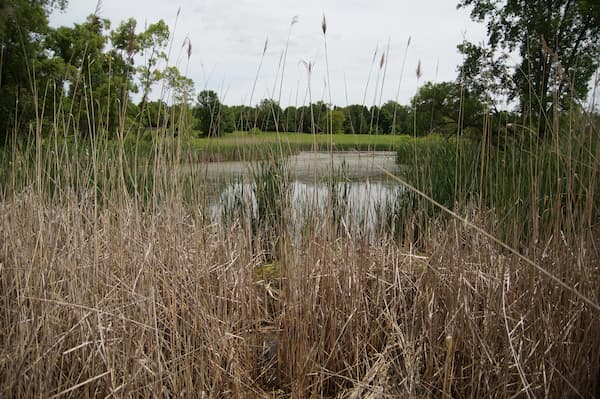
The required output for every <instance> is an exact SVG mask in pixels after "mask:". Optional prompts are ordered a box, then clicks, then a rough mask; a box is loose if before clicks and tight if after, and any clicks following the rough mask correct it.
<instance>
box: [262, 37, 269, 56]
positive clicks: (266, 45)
mask: <svg viewBox="0 0 600 399" xmlns="http://www.w3.org/2000/svg"><path fill="white" fill-rule="evenodd" d="M268 45H269V38H268V37H267V38H266V39H265V47H264V48H263V55H265V53H266V52H267V47H268Z"/></svg>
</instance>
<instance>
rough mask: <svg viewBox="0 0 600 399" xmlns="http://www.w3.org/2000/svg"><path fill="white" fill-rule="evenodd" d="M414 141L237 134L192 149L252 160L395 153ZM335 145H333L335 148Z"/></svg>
mask: <svg viewBox="0 0 600 399" xmlns="http://www.w3.org/2000/svg"><path fill="white" fill-rule="evenodd" d="M408 141H410V136H407V135H396V136H389V135H367V134H360V135H359V134H334V135H325V134H317V135H312V134H306V133H275V132H260V133H249V132H234V133H230V134H227V135H224V136H222V137H217V138H191V139H190V141H189V148H190V149H191V151H192V153H194V154H195V156H196V157H198V158H199V159H203V158H204V159H212V160H248V159H257V158H261V154H265V153H269V152H270V153H274V152H275V153H284V154H294V153H298V152H300V151H312V150H317V151H329V150H330V148H332V149H333V151H395V150H396V149H397V148H398V146H399V145H400V144H403V143H407V142H408ZM332 144H333V145H332Z"/></svg>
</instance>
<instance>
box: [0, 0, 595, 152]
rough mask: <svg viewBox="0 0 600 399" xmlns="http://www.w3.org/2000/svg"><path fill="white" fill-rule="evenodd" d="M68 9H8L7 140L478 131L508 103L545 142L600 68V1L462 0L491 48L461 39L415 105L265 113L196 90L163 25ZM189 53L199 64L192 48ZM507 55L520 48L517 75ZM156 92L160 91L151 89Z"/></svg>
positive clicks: (26, 1) (1, 84)
mask: <svg viewBox="0 0 600 399" xmlns="http://www.w3.org/2000/svg"><path fill="white" fill-rule="evenodd" d="M67 3H68V1H67V0H7V1H2V2H0V143H6V142H7V141H8V140H9V139H10V138H11V137H17V136H19V135H21V136H23V135H30V134H31V133H33V132H35V133H36V134H37V133H41V134H45V133H46V132H48V131H50V130H52V129H54V130H56V129H60V130H62V131H66V132H78V133H80V134H83V135H90V136H91V135H95V134H98V133H102V134H106V135H109V136H110V135H113V136H114V135H117V134H119V133H120V134H123V135H125V134H151V133H152V132H153V131H158V130H160V129H162V128H171V129H172V131H173V132H175V133H176V134H178V133H179V132H180V131H182V129H184V131H186V132H189V131H194V132H196V134H200V135H204V136H219V135H222V134H225V133H228V132H231V131H234V130H242V131H250V130H253V129H259V130H261V131H269V132H273V131H279V132H304V133H316V134H323V133H346V134H416V135H425V134H428V133H431V132H437V133H442V134H456V133H460V134H462V133H470V132H475V133H476V132H481V131H482V130H483V129H484V128H488V127H489V126H490V122H489V120H488V119H489V118H488V117H489V116H490V115H492V116H501V117H504V116H507V113H506V112H503V111H500V110H498V109H496V98H497V97H498V96H507V97H508V98H509V99H510V100H511V101H513V103H515V104H518V106H517V107H515V110H514V115H518V116H520V117H521V118H522V123H523V124H527V125H529V126H533V127H535V130H537V134H538V135H539V136H540V137H544V136H547V135H548V132H550V131H551V130H552V128H553V125H554V121H555V119H556V118H554V116H555V115H558V114H559V113H561V112H563V111H566V110H570V109H571V107H572V106H573V105H574V104H575V105H576V106H577V104H578V101H579V103H580V102H581V100H582V99H585V98H586V96H587V93H588V91H589V82H590V80H591V78H592V76H593V74H594V72H596V71H597V70H598V66H599V63H600V6H598V4H599V3H598V2H596V1H590V0H554V1H547V2H539V1H531V0H519V1H509V2H507V1H489V0H461V1H459V2H458V7H459V8H469V9H470V10H471V17H472V18H473V19H474V20H476V21H480V22H484V23H486V24H487V27H488V36H489V37H488V42H487V43H486V44H485V45H475V44H472V43H468V42H464V43H462V44H460V45H459V46H458V48H459V51H460V52H462V54H463V55H464V62H463V64H462V65H461V66H460V67H459V68H458V72H459V74H458V78H457V80H456V81H453V82H439V83H431V82H429V83H425V84H422V85H421V86H420V88H419V90H418V91H417V93H416V94H415V96H414V97H413V98H412V99H411V101H410V103H409V104H406V105H403V104H398V103H397V102H394V101H388V102H386V103H383V104H381V105H371V106H366V105H360V104H353V105H348V106H345V107H340V106H336V105H333V104H327V103H324V102H316V103H313V104H305V105H302V106H288V107H285V108H282V107H281V106H280V104H278V103H277V102H276V101H274V100H272V99H264V100H262V101H260V102H259V103H258V104H257V105H256V106H244V105H237V106H228V105H225V104H222V103H221V101H220V99H219V97H218V95H217V94H216V93H215V92H214V91H211V90H203V91H201V92H200V93H199V94H198V95H196V93H195V90H194V82H193V81H192V80H191V79H189V78H187V77H185V76H183V75H182V74H181V73H180V71H179V70H178V69H177V68H176V67H174V66H165V65H168V62H167V61H168V60H167V46H168V42H169V37H170V33H169V28H168V26H167V25H166V24H165V23H164V22H163V21H162V20H161V21H158V22H155V23H151V24H148V25H146V26H144V28H143V29H140V28H139V27H138V24H137V21H136V20H135V19H133V18H130V19H128V20H126V21H122V22H121V23H120V24H119V25H118V26H116V27H111V22H110V21H109V20H107V19H104V18H102V17H101V15H100V14H101V10H97V11H96V12H95V13H94V14H92V15H90V16H89V17H88V18H87V19H86V20H85V21H83V22H82V23H76V24H74V25H73V26H72V27H59V28H52V27H50V26H49V25H48V15H49V14H50V13H51V12H52V11H53V10H55V9H57V8H59V9H64V8H65V7H66V6H67ZM184 49H185V50H186V52H187V56H188V58H189V57H190V55H191V44H190V42H189V41H187V43H184ZM507 51H519V55H520V57H521V63H520V64H519V65H517V66H516V68H512V67H511V66H510V64H509V59H508V57H506V54H505V53H506V52H507ZM156 87H161V90H160V93H152V90H153V89H155V88H156ZM155 90H156V89H155ZM157 94H158V95H157ZM156 97H160V98H161V100H153V98H156ZM133 98H136V99H137V100H135V101H134V100H133ZM525 118H527V120H525ZM492 120H495V121H497V120H499V119H498V118H492ZM494 123H498V122H492V125H493V124H494ZM484 125H485V126H484ZM149 132H150V133H149Z"/></svg>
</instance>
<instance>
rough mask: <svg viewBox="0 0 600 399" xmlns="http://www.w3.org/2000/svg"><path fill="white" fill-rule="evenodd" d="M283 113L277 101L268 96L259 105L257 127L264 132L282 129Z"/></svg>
mask: <svg viewBox="0 0 600 399" xmlns="http://www.w3.org/2000/svg"><path fill="white" fill-rule="evenodd" d="M281 114H282V111H281V107H280V106H279V103H278V102H277V101H275V100H271V99H268V98H265V99H263V100H261V101H260V103H259V104H258V106H257V117H258V120H257V123H256V127H258V128H259V129H261V130H262V131H264V132H275V131H281V126H280V123H281V121H280V115H281Z"/></svg>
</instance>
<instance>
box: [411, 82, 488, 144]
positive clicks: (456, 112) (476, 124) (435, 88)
mask: <svg viewBox="0 0 600 399" xmlns="http://www.w3.org/2000/svg"><path fill="white" fill-rule="evenodd" d="M412 107H413V110H414V112H416V134H417V135H419V136H422V135H425V134H429V133H431V132H437V133H442V134H447V135H448V134H457V133H459V134H460V133H462V132H463V130H464V129H476V130H479V131H481V130H482V128H483V126H482V124H483V111H484V108H483V104H482V103H481V102H480V101H479V99H478V98H477V97H476V96H474V95H472V94H471V93H470V92H469V91H468V90H467V89H466V88H463V87H461V86H460V85H459V84H458V83H454V82H442V83H430V82H428V83H426V84H425V85H423V86H422V87H420V88H419V91H418V93H417V94H416V95H415V96H414V97H413V99H412Z"/></svg>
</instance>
